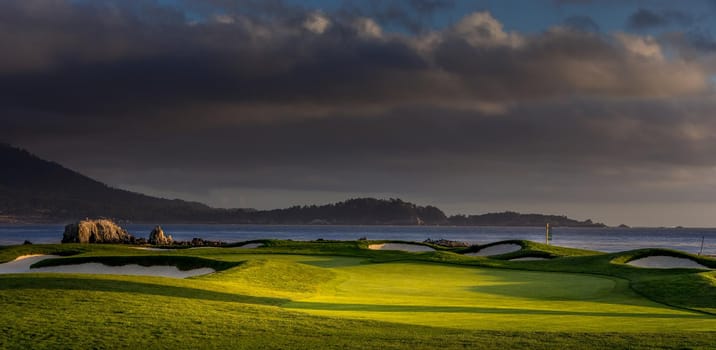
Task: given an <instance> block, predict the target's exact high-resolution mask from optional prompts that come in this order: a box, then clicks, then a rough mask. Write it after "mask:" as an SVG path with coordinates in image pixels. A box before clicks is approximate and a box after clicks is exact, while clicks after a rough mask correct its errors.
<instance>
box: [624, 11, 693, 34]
mask: <svg viewBox="0 0 716 350" xmlns="http://www.w3.org/2000/svg"><path fill="white" fill-rule="evenodd" d="M693 22H694V17H693V16H691V15H689V14H687V13H684V12H681V11H676V10H664V11H660V12H655V11H651V10H649V9H644V8H640V9H639V10H637V11H636V12H634V13H633V14H631V16H629V18H628V19H627V27H629V28H631V29H635V30H642V29H650V28H657V27H665V26H669V25H679V26H688V25H690V24H692V23H693Z"/></svg>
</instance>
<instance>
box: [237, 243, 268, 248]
mask: <svg viewBox="0 0 716 350" xmlns="http://www.w3.org/2000/svg"><path fill="white" fill-rule="evenodd" d="M263 246H264V244H263V243H246V244H244V245H242V246H238V247H237V248H259V247H263Z"/></svg>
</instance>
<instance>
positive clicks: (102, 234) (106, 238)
mask: <svg viewBox="0 0 716 350" xmlns="http://www.w3.org/2000/svg"><path fill="white" fill-rule="evenodd" d="M133 241H134V237H132V235H131V234H129V232H127V230H125V229H123V228H121V227H119V225H117V224H115V223H114V222H112V221H111V220H107V219H96V220H81V221H79V222H77V223H74V224H69V225H67V226H65V232H64V233H63V234H62V243H131V242H133Z"/></svg>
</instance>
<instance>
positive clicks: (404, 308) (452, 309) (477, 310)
mask: <svg viewBox="0 0 716 350" xmlns="http://www.w3.org/2000/svg"><path fill="white" fill-rule="evenodd" d="M281 306H282V307H284V308H287V309H304V310H326V311H361V312H442V313H474V314H504V315H553V316H597V317H634V318H663V319H698V318H705V317H708V316H705V315H702V314H659V313H629V312H624V313H620V312H586V311H562V310H534V309H513V308H493V307H477V306H426V305H376V304H333V303H319V302H304V301H296V302H289V303H286V304H283V305H281Z"/></svg>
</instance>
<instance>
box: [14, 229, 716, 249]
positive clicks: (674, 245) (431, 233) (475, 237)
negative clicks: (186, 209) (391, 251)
mask: <svg viewBox="0 0 716 350" xmlns="http://www.w3.org/2000/svg"><path fill="white" fill-rule="evenodd" d="M122 227H124V228H125V229H127V231H129V232H130V233H131V234H133V235H134V236H136V237H148V236H149V232H151V230H152V228H153V227H154V225H150V224H128V225H122ZM162 228H163V229H164V232H165V233H166V234H170V235H172V236H173V237H174V239H176V240H191V239H192V238H194V237H199V238H203V239H208V240H216V241H224V242H228V243H231V242H239V241H247V240H253V239H262V238H277V239H292V240H296V241H306V240H317V239H326V240H356V239H358V238H362V237H365V238H367V239H371V240H380V239H391V240H404V241H424V240H425V239H427V238H431V239H441V238H444V239H450V240H456V241H465V242H469V243H473V244H486V243H491V242H496V241H502V240H508V239H527V240H531V241H536V242H544V241H545V232H544V228H543V227H480V226H478V227H474V226H473V227H464V226H460V227H456V226H323V225H320V226H319V225H316V226H299V225H204V224H191V225H189V224H167V225H162ZM63 230H64V226H63V225H0V245H12V244H22V243H23V242H24V241H25V240H28V241H30V242H32V243H59V242H60V240H61V239H62V232H63ZM552 234H553V239H552V242H551V243H552V244H554V245H559V246H565V247H573V248H583V249H591V250H599V251H603V252H617V251H624V250H630V249H637V248H671V249H678V250H682V251H686V252H689V253H698V252H699V250H700V248H701V240H702V237H703V238H704V246H703V254H705V255H716V228H571V227H556V228H553V230H552Z"/></svg>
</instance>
